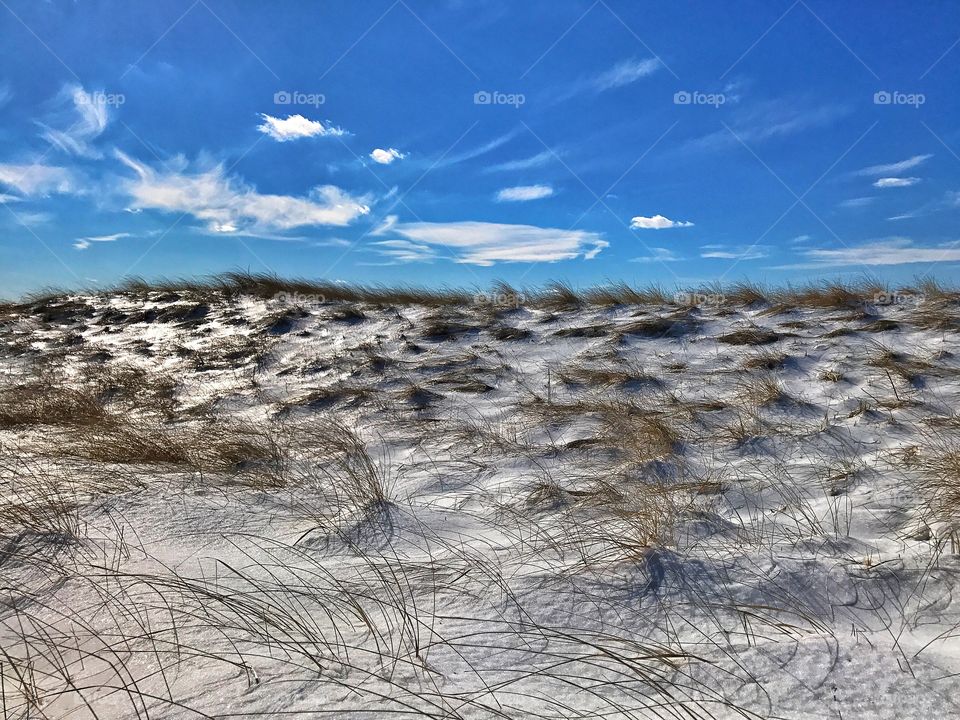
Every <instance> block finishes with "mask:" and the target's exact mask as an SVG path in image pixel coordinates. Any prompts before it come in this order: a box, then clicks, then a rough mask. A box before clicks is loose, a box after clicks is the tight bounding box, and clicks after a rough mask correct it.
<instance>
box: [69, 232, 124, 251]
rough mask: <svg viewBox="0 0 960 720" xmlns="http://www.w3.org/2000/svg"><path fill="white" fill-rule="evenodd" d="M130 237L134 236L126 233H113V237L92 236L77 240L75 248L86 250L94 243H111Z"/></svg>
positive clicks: (74, 244) (74, 243)
mask: <svg viewBox="0 0 960 720" xmlns="http://www.w3.org/2000/svg"><path fill="white" fill-rule="evenodd" d="M128 237H133V236H132V235H131V234H130V233H126V232H121V233H113V234H112V235H91V236H88V237H82V238H77V239H76V240H74V242H73V247H74V248H75V249H77V250H86V249H87V248H88V247H90V245H91V244H92V243H110V242H116V241H117V240H122V239H123V238H128Z"/></svg>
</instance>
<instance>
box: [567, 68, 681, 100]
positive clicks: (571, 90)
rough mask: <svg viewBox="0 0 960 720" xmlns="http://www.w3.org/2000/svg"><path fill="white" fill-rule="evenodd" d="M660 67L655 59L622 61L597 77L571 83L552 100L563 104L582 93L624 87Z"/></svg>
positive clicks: (593, 92) (596, 92) (594, 92)
mask: <svg viewBox="0 0 960 720" xmlns="http://www.w3.org/2000/svg"><path fill="white" fill-rule="evenodd" d="M661 67H663V64H662V63H661V62H660V61H659V60H657V59H656V58H648V59H646V60H636V59H632V58H631V59H629V60H624V61H622V62H619V63H617V64H616V65H614V66H613V67H612V68H610V69H609V70H605V71H604V72H602V73H600V74H599V75H595V76H593V77H585V78H581V79H579V80H574V81H572V82H571V83H569V84H568V85H567V86H566V89H565V90H564V91H561V92H560V93H559V94H555V95H554V98H553V100H554V101H556V102H563V101H565V100H569V99H570V98H573V97H576V96H577V95H582V94H584V93H589V94H599V93H602V92H606V91H607V90H613V89H615V88H619V87H624V86H625V85H630V84H632V83H634V82H636V81H637V80H640V79H641V78H645V77H647V76H649V75H652V74H653V73H655V72H656V71H657V70H659V69H660V68H661Z"/></svg>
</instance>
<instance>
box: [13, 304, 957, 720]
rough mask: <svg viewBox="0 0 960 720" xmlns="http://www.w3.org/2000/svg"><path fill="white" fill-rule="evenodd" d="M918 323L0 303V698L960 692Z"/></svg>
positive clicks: (904, 698)
mask: <svg viewBox="0 0 960 720" xmlns="http://www.w3.org/2000/svg"><path fill="white" fill-rule="evenodd" d="M929 310H930V308H929V307H928V308H917V307H914V305H912V304H908V305H894V306H884V307H873V306H869V307H867V308H866V311H865V312H864V311H862V310H850V309H807V310H803V309H800V310H786V311H785V310H782V309H778V310H776V311H771V309H770V308H769V307H766V306H764V305H762V304H758V305H755V306H752V307H747V308H743V307H738V308H730V307H726V306H713V307H700V308H694V309H683V308H676V307H653V306H644V307H638V306H630V307H616V308H581V309H577V310H569V311H557V312H554V313H551V312H548V311H545V310H535V309H531V308H527V307H491V306H489V305H480V306H472V307H462V308H441V309H431V308H425V307H416V306H405V307H377V306H373V305H364V306H356V307H353V310H352V311H351V312H345V306H342V305H329V304H327V305H324V304H314V305H311V304H307V305H301V306H291V305H284V304H278V303H277V302H271V301H262V300H254V299H249V298H239V299H236V298H235V299H231V300H224V299H221V300H217V301H215V302H207V301H203V300H198V299H196V298H190V297H171V296H162V295H158V294H154V295H151V296H149V297H147V298H139V297H133V296H123V295H117V296H113V297H109V298H72V299H70V300H65V301H63V302H60V303H51V302H47V303H44V304H42V306H33V307H31V306H20V307H11V308H7V309H5V310H4V311H3V314H2V319H0V322H2V336H0V340H2V341H3V343H4V348H3V350H2V356H0V363H2V364H0V367H2V372H3V385H4V387H5V388H6V389H5V390H4V391H3V392H4V395H3V397H2V398H0V400H2V402H3V406H2V407H3V410H0V427H2V430H0V443H2V452H0V472H2V481H3V486H2V487H3V488H4V491H3V492H4V505H3V509H2V514H0V519H2V522H3V526H2V528H0V531H2V533H3V538H2V540H3V543H4V545H3V546H2V548H0V580H2V587H3V589H2V593H3V606H2V608H0V648H2V652H3V655H4V657H3V658H2V659H0V662H2V664H0V674H2V678H3V680H2V689H3V696H4V702H5V703H6V711H5V712H6V715H5V716H4V717H24V716H26V715H27V713H28V712H30V713H31V714H30V716H31V717H52V718H53V717H57V718H58V717H69V718H82V717H100V718H107V717H134V716H137V717H184V718H186V717H197V716H202V715H203V714H206V715H211V716H216V717H247V716H250V715H251V714H263V715H265V716H284V717H288V716H289V717H312V716H318V717H319V716H327V715H329V716H332V717H337V718H341V717H358V718H359V717H364V718H370V717H392V716H394V715H397V714H408V715H416V716H420V715H426V716H436V717H537V716H540V717H571V718H572V717H578V718H579V717H606V718H613V717H672V716H678V717H683V716H692V717H705V716H710V715H714V716H718V717H729V716H736V715H738V714H739V713H743V714H747V715H751V714H756V715H759V716H764V717H766V716H777V717H790V718H800V717H838V718H839V717H844V718H907V717H916V718H921V717H923V718H932V717H946V716H950V715H953V714H956V713H957V712H958V711H960V700H958V697H960V695H958V690H960V680H958V679H957V677H956V675H955V674H956V673H957V672H958V671H960V640H958V639H956V638H955V637H954V634H955V628H956V627H957V625H958V623H960V607H958V605H957V603H955V602H954V596H955V592H956V591H957V589H958V587H960V586H958V568H960V564H958V556H957V555H955V554H953V551H954V550H956V548H955V547H952V542H955V541H956V530H955V526H953V525H952V524H951V521H952V518H953V515H952V514H951V507H950V505H949V503H945V501H944V497H945V496H944V490H943V484H944V482H945V483H946V485H947V488H948V490H947V496H949V485H950V482H953V483H954V486H955V485H956V481H957V478H955V477H954V478H953V479H952V480H950V479H949V478H948V479H947V480H946V481H944V480H943V477H944V475H943V472H941V471H938V470H937V469H938V468H941V467H942V465H943V458H944V457H950V456H951V455H950V454H951V453H952V452H953V448H954V447H960V446H956V445H955V444H954V443H953V438H954V437H955V436H956V433H957V431H958V430H960V421H958V420H957V417H956V415H955V408H956V407H957V393H958V390H960V358H958V357H957V356H956V353H957V352H958V335H957V334H956V333H955V332H954V331H952V330H944V329H933V328H931V327H929V326H930V322H929V320H928V319H924V320H923V321H922V322H921V321H920V320H918V318H921V315H922V313H923V312H927V311H929ZM943 312H945V313H948V314H949V312H952V310H950V311H948V310H944V311H943ZM664 320H665V321H666V322H664ZM883 320H890V321H893V322H892V323H890V322H880V321H883ZM651 321H656V322H651ZM922 326H927V327H922ZM740 330H747V331H748V332H749V333H750V334H749V335H747V336H745V338H744V337H741V338H738V337H737V336H733V337H729V334H730V333H733V332H736V331H740ZM847 330H849V332H848V331H847ZM763 331H767V332H768V333H773V334H768V335H766V336H765V335H764V333H763ZM724 338H725V339H726V341H724ZM744 339H746V340H747V341H748V342H747V344H733V343H731V342H729V341H730V340H741V341H742V340H744ZM761 341H763V342H764V344H762V345H761V344H752V343H755V342H761ZM131 368H132V369H134V370H137V369H139V370H140V371H143V372H140V373H139V374H138V373H137V372H133V371H131ZM121 370H122V371H123V372H120V371H121ZM111 372H113V373H114V375H111V374H110V373H111ZM124 373H126V374H124ZM38 379H39V383H38V382H37V380H38ZM31 383H33V384H31ZM25 387H29V388H32V390H31V393H32V394H30V395H29V397H25V396H24V393H23V391H22V389H23V388H25ZM18 388H20V390H19V391H18ZM64 388H74V389H77V388H80V389H84V388H85V390H83V392H87V393H88V394H91V396H92V397H94V399H95V401H96V403H99V405H98V407H99V408H100V409H99V410H96V411H95V412H94V411H90V412H93V415H94V416H95V417H93V418H92V419H89V420H83V421H77V420H76V419H71V417H70V413H72V412H79V411H76V410H69V408H75V406H76V407H78V406H77V405H76V403H75V404H74V405H71V406H69V408H68V410H69V411H63V413H62V416H60V417H51V416H49V413H48V414H47V415H44V412H43V408H45V407H48V406H49V405H50V404H51V403H52V402H53V401H52V400H50V399H49V397H48V395H49V394H50V393H54V394H55V393H58V392H59V393H62V392H63V390H64ZM57 397H60V396H57ZM43 403H47V404H48V405H43ZM28 406H29V407H28ZM41 406H42V407H41ZM84 407H85V406H84ZM24 408H27V409H24ZM38 408H40V410H38ZM101 411H102V413H104V415H103V416H102V417H101V415H98V414H97V413H99V412H101ZM3 412H6V413H7V415H6V416H4V415H3ZM18 413H19V414H18ZM351 429H352V430H353V431H354V432H355V435H354V436H351V434H350V430H351ZM144 438H146V439H147V440H144ZM147 441H149V442H147ZM241 441H242V442H241ZM231 442H236V443H237V444H238V446H237V447H233V445H229V443H231ZM141 443H145V445H149V447H150V448H154V449H152V450H150V451H149V452H148V451H147V450H144V449H143V448H142V447H141ZM151 443H152V444H151ZM156 447H159V448H161V449H163V450H164V452H166V453H167V455H169V457H167V456H165V455H164V454H163V453H162V452H160V451H158V450H156ZM171 448H173V449H174V450H176V452H174V451H173V450H171ZM148 449H149V448H148ZM938 483H939V484H938ZM952 510H953V511H960V508H958V507H957V506H953V507H952ZM684 713H688V714H687V715H685V714H684Z"/></svg>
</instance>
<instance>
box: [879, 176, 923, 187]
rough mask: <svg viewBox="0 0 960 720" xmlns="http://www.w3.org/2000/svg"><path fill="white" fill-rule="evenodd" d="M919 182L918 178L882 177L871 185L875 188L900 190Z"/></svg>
mask: <svg viewBox="0 0 960 720" xmlns="http://www.w3.org/2000/svg"><path fill="white" fill-rule="evenodd" d="M918 182H920V178H918V177H884V178H879V179H878V180H877V181H876V182H874V183H873V186H874V187H875V188H901V187H910V186H911V185H916V184H917V183H918Z"/></svg>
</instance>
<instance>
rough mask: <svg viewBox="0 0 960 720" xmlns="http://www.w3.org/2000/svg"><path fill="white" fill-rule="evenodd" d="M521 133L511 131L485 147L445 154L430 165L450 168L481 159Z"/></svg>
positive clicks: (516, 130)
mask: <svg viewBox="0 0 960 720" xmlns="http://www.w3.org/2000/svg"><path fill="white" fill-rule="evenodd" d="M519 132H520V130H519V129H514V130H511V131H510V132H507V133H504V134H503V135H499V136H497V137H495V138H493V140H490V141H489V142H486V143H484V144H483V145H479V146H477V147H473V148H470V149H468V150H464V151H463V152H461V153H458V154H456V155H450V154H445V155H443V156H442V157H440V158H439V159H437V160H435V161H433V162H432V163H431V164H430V167H431V168H440V167H449V166H450V165H456V164H457V163H461V162H464V161H466V160H472V159H473V158H475V157H480V156H481V155H486V154H487V153H488V152H492V151H493V150H496V149H497V148H498V147H500V146H501V145H505V144H507V143H508V142H510V141H511V140H513V139H514V138H515V137H516V136H517V134H518V133H519Z"/></svg>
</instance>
